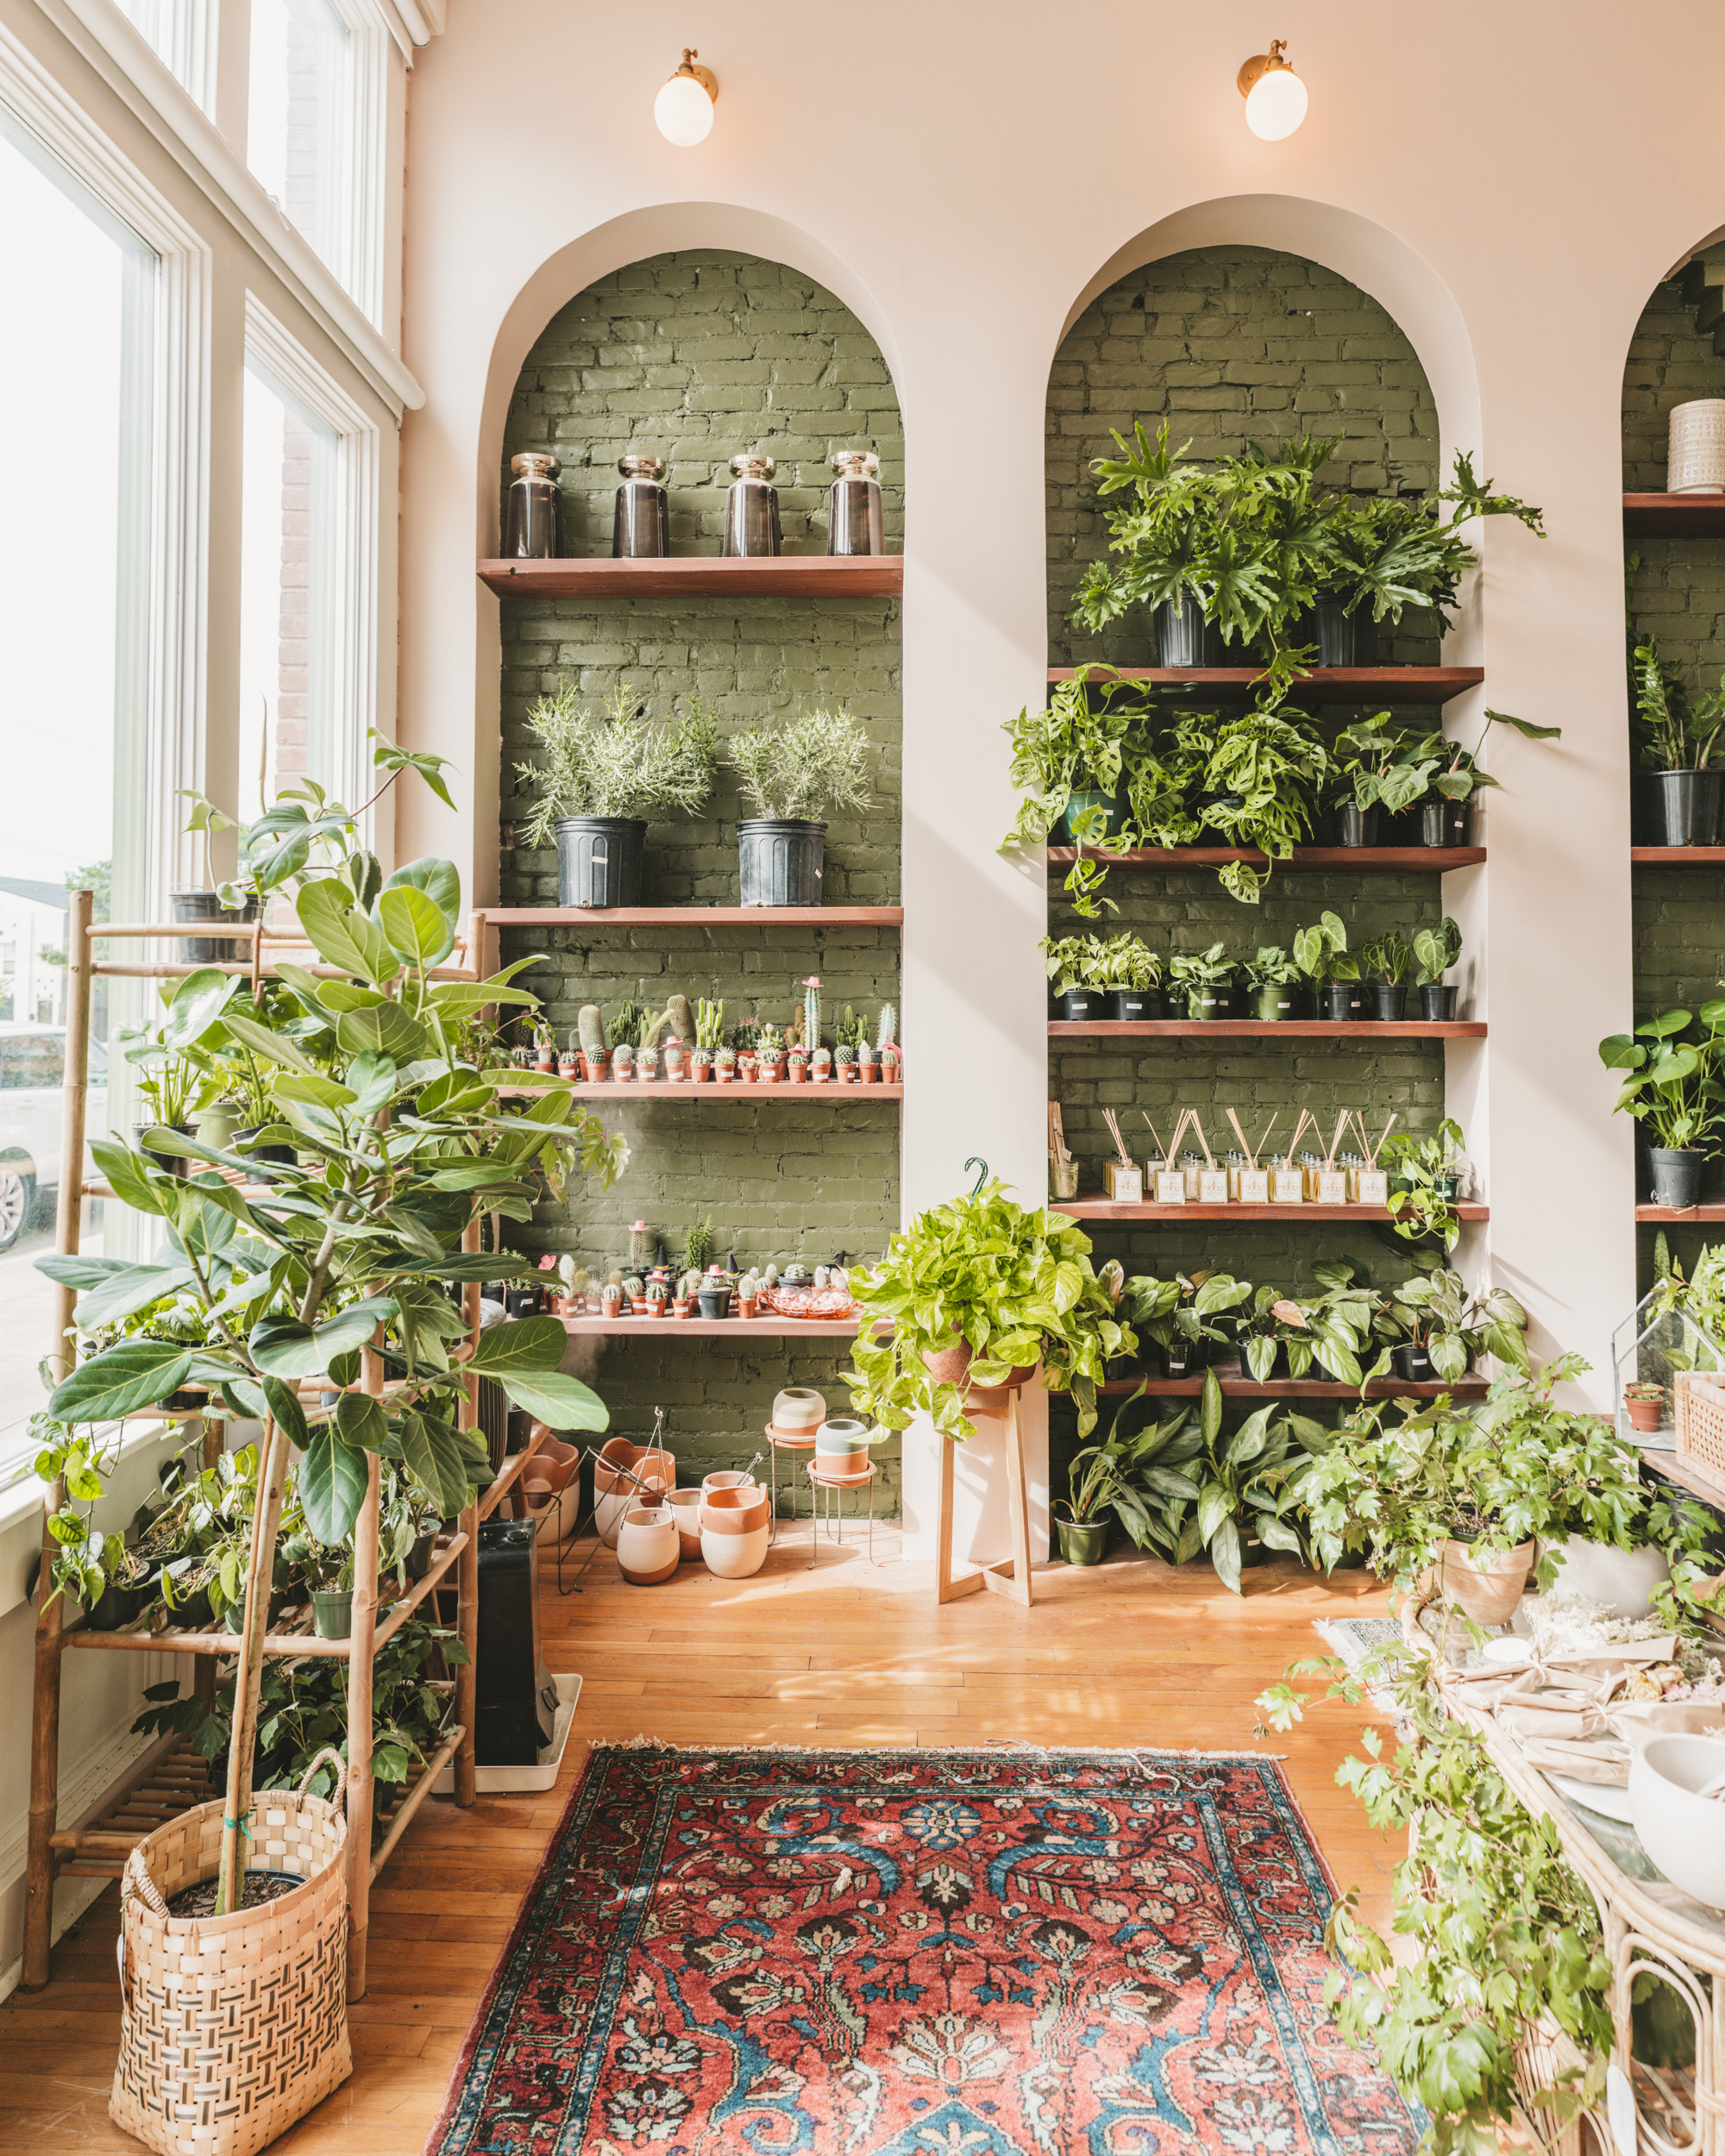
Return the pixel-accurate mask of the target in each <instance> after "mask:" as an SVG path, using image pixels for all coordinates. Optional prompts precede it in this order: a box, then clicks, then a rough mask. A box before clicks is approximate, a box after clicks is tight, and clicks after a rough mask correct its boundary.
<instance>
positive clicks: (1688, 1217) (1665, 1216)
mask: <svg viewBox="0 0 1725 2156" xmlns="http://www.w3.org/2000/svg"><path fill="white" fill-rule="evenodd" d="M1635 1219H1636V1220H1637V1221H1638V1222H1640V1221H1647V1222H1650V1223H1656V1224H1659V1225H1665V1224H1666V1223H1670V1224H1672V1225H1675V1226H1677V1227H1683V1226H1685V1225H1687V1224H1688V1223H1689V1222H1691V1221H1697V1222H1700V1221H1703V1220H1725V1204H1722V1203H1720V1202H1719V1201H1717V1200H1715V1201H1714V1202H1713V1203H1712V1204H1710V1205H1704V1206H1691V1207H1690V1208H1689V1210H1688V1212H1687V1213H1678V1212H1675V1211H1674V1210H1673V1209H1672V1207H1671V1206H1636V1208H1635Z"/></svg>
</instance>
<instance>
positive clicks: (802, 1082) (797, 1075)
mask: <svg viewBox="0 0 1725 2156" xmlns="http://www.w3.org/2000/svg"><path fill="white" fill-rule="evenodd" d="M787 1075H788V1077H789V1079H790V1081H791V1083H792V1084H793V1086H806V1084H807V1083H808V1065H807V1064H806V1063H792V1064H791V1065H790V1066H789V1067H788V1070H787Z"/></svg>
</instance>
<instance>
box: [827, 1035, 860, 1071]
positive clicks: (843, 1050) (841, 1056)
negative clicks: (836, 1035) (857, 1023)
mask: <svg viewBox="0 0 1725 2156" xmlns="http://www.w3.org/2000/svg"><path fill="white" fill-rule="evenodd" d="M832 1060H833V1062H836V1063H837V1066H838V1068H839V1069H841V1070H845V1069H849V1068H850V1065H851V1064H852V1063H854V1062H856V1050H855V1049H854V1048H853V1047H852V1046H851V1045H850V1042H849V1041H841V1042H840V1043H839V1044H838V1045H837V1048H835V1049H834V1050H833V1051H832Z"/></svg>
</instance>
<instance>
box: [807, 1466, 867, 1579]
mask: <svg viewBox="0 0 1725 2156" xmlns="http://www.w3.org/2000/svg"><path fill="white" fill-rule="evenodd" d="M810 1442H811V1443H812V1442H813V1440H812V1439H811V1440H810ZM879 1472H880V1470H879V1469H878V1468H877V1467H876V1466H875V1463H874V1462H873V1461H872V1460H870V1461H869V1465H868V1467H867V1469H866V1470H865V1471H864V1472H863V1473H862V1474H861V1475H823V1474H822V1473H821V1471H820V1463H819V1461H818V1460H811V1461H810V1462H809V1463H808V1468H807V1474H808V1479H809V1570H810V1571H811V1572H812V1571H813V1570H814V1565H815V1559H816V1558H817V1557H819V1555H820V1538H821V1532H822V1526H823V1509H824V1514H825V1523H824V1524H825V1533H826V1539H827V1540H828V1541H829V1542H831V1544H833V1545H834V1546H835V1547H836V1548H837V1549H841V1550H842V1549H843V1548H844V1492H845V1491H846V1490H848V1489H864V1488H866V1489H867V1490H868V1492H869V1544H868V1549H869V1564H874V1562H875V1476H877V1475H878V1474H879ZM792 1487H793V1488H794V1487H795V1485H794V1484H793V1486H792ZM823 1491H825V1497H826V1502H825V1507H824V1508H823V1507H822V1504H821V1493H822V1492H823Z"/></svg>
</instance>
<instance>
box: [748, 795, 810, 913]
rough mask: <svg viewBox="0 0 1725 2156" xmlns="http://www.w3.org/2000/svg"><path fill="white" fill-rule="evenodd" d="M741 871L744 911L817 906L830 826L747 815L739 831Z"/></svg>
mask: <svg viewBox="0 0 1725 2156" xmlns="http://www.w3.org/2000/svg"><path fill="white" fill-rule="evenodd" d="M825 873H826V826H825V824H810V823H805V822H804V821H803V820H802V819H801V818H799V817H789V816H745V817H744V818H743V821H742V822H741V823H740V824H738V825H737V876H738V881H739V899H740V902H741V903H742V904H743V905H744V906H819V904H820V903H821V880H822V878H823V876H824V875H825Z"/></svg>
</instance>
